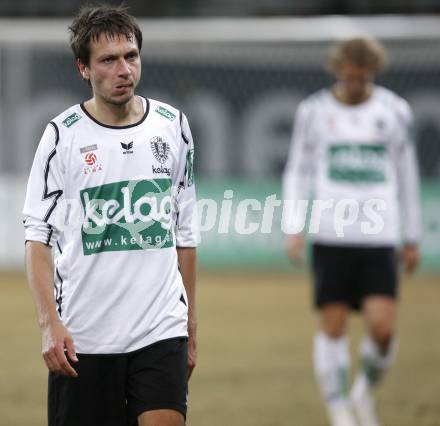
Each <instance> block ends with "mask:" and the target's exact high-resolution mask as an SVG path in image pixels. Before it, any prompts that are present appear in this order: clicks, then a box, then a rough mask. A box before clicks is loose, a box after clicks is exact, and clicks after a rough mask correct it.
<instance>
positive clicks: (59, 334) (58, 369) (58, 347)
mask: <svg viewBox="0 0 440 426" xmlns="http://www.w3.org/2000/svg"><path fill="white" fill-rule="evenodd" d="M41 331H42V339H43V358H44V361H45V363H46V365H47V368H48V369H49V370H50V371H51V372H53V373H56V374H62V375H64V376H70V377H78V374H77V372H76V371H75V370H74V369H73V368H72V366H71V365H70V364H69V362H68V360H67V357H66V352H65V351H64V349H66V350H67V355H68V356H69V358H70V359H71V360H72V361H73V362H78V358H77V356H76V353H75V348H74V346H73V339H72V336H71V335H70V333H69V332H68V330H67V328H66V327H64V325H63V324H62V323H61V321H58V320H57V321H54V322H51V323H49V324H47V325H45V326H43V327H42V330H41Z"/></svg>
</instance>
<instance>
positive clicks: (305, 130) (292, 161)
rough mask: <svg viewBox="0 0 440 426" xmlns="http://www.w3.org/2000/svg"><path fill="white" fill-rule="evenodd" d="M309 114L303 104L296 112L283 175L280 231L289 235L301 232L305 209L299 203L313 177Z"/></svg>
mask: <svg viewBox="0 0 440 426" xmlns="http://www.w3.org/2000/svg"><path fill="white" fill-rule="evenodd" d="M310 123H311V111H310V105H309V104H308V102H306V101H303V102H302V103H301V104H300V105H299V107H298V109H297V112H296V115H295V120H294V129H293V134H292V141H291V144H290V150H289V155H288V159H287V163H286V167H285V170H284V174H283V180H282V185H283V202H284V206H283V219H282V227H283V231H284V232H285V233H288V234H295V233H298V232H301V230H302V229H303V227H304V224H305V219H306V209H305V208H301V207H300V206H299V203H298V202H299V201H300V200H308V199H309V197H310V192H311V190H312V181H313V174H314V166H313V163H314V156H313V141H312V138H311V135H310Z"/></svg>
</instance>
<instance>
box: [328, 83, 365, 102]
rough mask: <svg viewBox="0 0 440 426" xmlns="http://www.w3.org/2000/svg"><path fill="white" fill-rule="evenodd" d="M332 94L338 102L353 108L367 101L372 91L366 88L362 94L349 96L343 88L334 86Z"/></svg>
mask: <svg viewBox="0 0 440 426" xmlns="http://www.w3.org/2000/svg"><path fill="white" fill-rule="evenodd" d="M332 93H333V96H334V97H335V98H336V99H337V100H338V101H339V102H341V103H343V104H346V105H353V106H354V105H359V104H362V103H363V102H366V101H368V99H370V97H371V95H372V93H373V89H372V87H371V86H367V87H366V88H365V90H364V91H363V92H362V93H359V94H351V93H349V92H348V91H347V90H345V89H344V87H343V86H341V85H338V84H336V85H335V86H333V88H332Z"/></svg>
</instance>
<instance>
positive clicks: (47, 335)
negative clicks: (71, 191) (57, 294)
mask: <svg viewBox="0 0 440 426" xmlns="http://www.w3.org/2000/svg"><path fill="white" fill-rule="evenodd" d="M26 273H27V279H28V283H29V287H30V290H31V293H32V297H33V300H34V304H35V307H36V310H37V316H38V323H39V326H40V329H41V334H42V347H43V348H42V349H43V358H44V361H45V362H46V365H47V367H48V368H49V370H50V371H52V372H54V373H57V374H63V375H66V376H71V377H77V373H76V372H75V370H74V369H73V368H72V367H71V366H70V364H69V363H68V362H67V359H66V356H65V354H64V348H66V350H67V353H68V355H69V358H70V359H71V360H72V361H74V362H76V361H77V357H76V354H75V349H74V346H73V340H72V337H71V336H70V334H69V332H68V331H67V329H66V328H65V327H64V325H63V324H62V323H61V321H60V319H59V317H58V313H57V311H56V305H55V299H54V294H53V288H54V285H53V274H54V267H53V262H52V249H51V247H49V246H46V245H45V244H44V243H42V242H39V241H27V243H26Z"/></svg>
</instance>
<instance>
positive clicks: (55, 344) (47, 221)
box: [23, 124, 77, 377]
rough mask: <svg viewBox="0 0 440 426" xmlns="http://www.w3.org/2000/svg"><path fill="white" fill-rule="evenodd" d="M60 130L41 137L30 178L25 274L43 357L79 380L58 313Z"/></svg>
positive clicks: (55, 368)
mask: <svg viewBox="0 0 440 426" xmlns="http://www.w3.org/2000/svg"><path fill="white" fill-rule="evenodd" d="M58 138H59V134H58V129H57V128H56V126H55V125H54V124H49V125H48V126H47V127H46V130H45V132H44V134H43V137H42V138H41V141H40V144H39V146H38V149H37V152H36V154H35V158H34V162H33V164H32V169H31V173H30V176H29V181H28V186H27V192H26V200H25V204H24V209H23V214H24V217H25V219H24V228H25V240H26V273H27V278H28V284H29V287H30V290H31V294H32V297H33V300H34V304H35V307H36V310H37V316H38V323H39V325H40V329H41V334H42V352H43V358H44V361H45V362H46V365H47V367H48V368H49V370H50V371H52V372H55V373H58V374H64V375H68V376H72V377H76V376H77V374H76V372H75V370H74V369H73V368H72V367H71V366H70V364H69V363H68V361H67V358H66V356H65V354H64V348H66V349H67V352H68V355H69V357H70V359H71V360H72V361H76V360H77V359H76V355H75V350H74V347H73V341H72V338H71V336H70V334H69V332H68V331H67V329H66V328H65V327H64V325H63V324H62V322H61V320H60V318H59V316H58V312H57V311H56V304H55V297H54V265H53V261H52V246H53V245H54V244H55V243H56V241H57V239H58V236H59V231H58V229H57V228H56V225H55V217H56V214H57V209H58V206H59V204H60V202H61V200H62V198H63V190H62V188H63V187H64V178H63V174H62V171H61V170H62V166H61V160H60V155H59V153H57V145H58Z"/></svg>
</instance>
